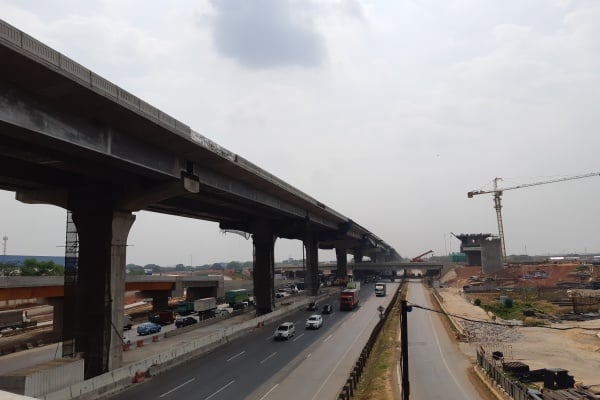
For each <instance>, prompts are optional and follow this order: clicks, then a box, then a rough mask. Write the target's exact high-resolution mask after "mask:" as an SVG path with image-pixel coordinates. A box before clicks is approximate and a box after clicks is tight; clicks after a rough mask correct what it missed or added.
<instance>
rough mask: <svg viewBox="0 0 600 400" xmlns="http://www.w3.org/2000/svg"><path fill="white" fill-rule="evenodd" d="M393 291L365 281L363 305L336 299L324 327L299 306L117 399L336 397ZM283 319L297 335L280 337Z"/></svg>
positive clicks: (217, 399) (266, 399)
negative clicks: (312, 324) (377, 290)
mask: <svg viewBox="0 0 600 400" xmlns="http://www.w3.org/2000/svg"><path fill="white" fill-rule="evenodd" d="M388 285H395V286H396V287H397V284H388ZM390 292H391V290H388V296H387V297H385V298H381V297H380V298H376V297H375V296H374V295H373V285H372V284H367V285H363V289H362V290H361V303H360V307H359V308H357V309H356V310H354V311H349V312H348V311H339V310H338V305H337V304H335V303H333V302H332V304H334V312H333V313H332V314H329V315H324V316H323V317H324V324H323V327H321V328H320V329H317V330H306V329H305V328H304V323H305V321H306V318H307V317H308V316H309V315H310V314H312V313H313V312H310V311H305V310H302V311H299V312H296V313H294V314H292V315H289V316H287V317H285V318H284V319H282V320H279V321H276V323H273V324H270V325H265V326H264V327H263V328H260V329H256V331H254V332H252V333H250V334H248V335H246V336H245V337H243V338H240V339H238V340H235V341H232V342H231V343H228V344H226V345H224V346H221V347H219V348H218V349H216V350H215V351H213V352H212V353H209V354H206V355H204V356H202V357H200V358H198V359H195V360H192V361H189V362H187V363H185V364H183V365H181V366H179V367H177V368H175V369H172V370H170V371H167V372H165V373H162V374H160V375H157V376H154V377H152V378H151V379H148V380H146V381H145V382H143V383H141V384H139V385H135V386H133V387H131V388H130V389H128V390H127V391H125V392H122V393H120V394H117V395H115V396H113V397H111V399H114V400H124V399H161V400H162V399H164V400H170V399H177V400H180V399H194V400H219V399H252V400H255V399H256V400H258V399H262V400H268V399H281V398H286V399H289V400H293V399H303V400H304V399H327V398H334V397H335V395H336V393H337V391H338V390H339V389H340V388H341V386H342V384H343V382H344V381H345V379H346V378H347V377H348V374H349V372H350V369H351V367H352V365H353V364H354V362H355V361H356V358H357V357H358V354H360V351H361V350H362V347H363V346H364V342H366V340H367V338H368V336H369V334H370V331H371V329H370V328H372V326H374V325H375V323H376V322H377V318H378V313H377V306H378V305H380V304H382V303H383V302H384V301H387V302H389V300H390V298H391V296H390V295H389V293H390ZM321 306H322V304H321ZM283 321H292V322H294V323H295V324H296V335H295V336H294V337H293V338H291V339H289V340H287V341H274V340H273V338H272V335H273V332H274V330H275V328H276V326H277V325H279V324H280V323H281V322H283Z"/></svg>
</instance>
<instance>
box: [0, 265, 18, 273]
mask: <svg viewBox="0 0 600 400" xmlns="http://www.w3.org/2000/svg"><path fill="white" fill-rule="evenodd" d="M15 275H19V265H18V264H16V263H13V262H7V263H0V276H15Z"/></svg>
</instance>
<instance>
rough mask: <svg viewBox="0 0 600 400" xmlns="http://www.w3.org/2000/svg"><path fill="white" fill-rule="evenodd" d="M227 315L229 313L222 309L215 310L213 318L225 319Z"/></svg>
mask: <svg viewBox="0 0 600 400" xmlns="http://www.w3.org/2000/svg"><path fill="white" fill-rule="evenodd" d="M228 315H229V311H228V310H226V309H224V308H217V309H216V310H215V317H226V316H228Z"/></svg>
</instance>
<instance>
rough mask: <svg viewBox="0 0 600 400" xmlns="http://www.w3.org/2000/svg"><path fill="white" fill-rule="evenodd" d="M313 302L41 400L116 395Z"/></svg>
mask: <svg viewBox="0 0 600 400" xmlns="http://www.w3.org/2000/svg"><path fill="white" fill-rule="evenodd" d="M336 294H337V293H336ZM336 294H333V295H336ZM331 296H332V294H322V295H319V296H317V299H318V300H319V301H321V300H322V299H324V298H328V297H331ZM312 300H313V299H312V298H304V299H294V301H293V302H292V303H291V304H289V305H286V306H281V307H280V308H278V309H277V310H275V311H273V312H272V313H269V314H265V315H260V316H257V317H255V318H252V319H251V320H248V321H244V322H242V323H240V324H235V325H232V326H229V327H226V328H225V329H223V330H222V331H218V332H213V333H211V334H209V335H206V336H202V337H198V338H196V339H194V340H191V341H189V342H187V343H185V344H183V345H181V344H179V345H174V347H173V348H171V349H169V350H167V351H164V352H162V353H159V354H156V355H153V356H152V357H149V358H146V359H144V360H140V361H136V362H133V363H131V364H128V365H126V366H124V367H122V368H118V369H115V370H113V371H110V372H107V373H105V374H102V375H99V376H96V377H94V378H91V379H88V380H85V381H83V382H81V383H78V384H74V385H71V386H68V387H65V388H63V389H60V390H57V391H54V392H52V393H47V394H46V395H44V396H43V397H40V398H42V399H44V400H75V399H77V400H87V399H102V398H106V397H109V396H112V395H114V394H115V393H116V392H118V391H121V390H123V389H125V388H126V387H128V386H130V385H133V384H134V383H133V382H134V379H135V377H136V373H137V374H139V373H140V372H143V373H144V374H148V375H149V376H155V375H158V374H160V373H161V372H163V371H166V370H168V369H170V368H173V367H175V366H177V365H179V364H182V363H184V362H186V361H188V360H191V359H193V358H196V357H198V356H200V355H202V354H204V353H206V352H208V351H211V350H213V349H215V348H217V347H219V346H221V345H222V344H224V343H227V342H229V341H232V340H235V339H237V338H239V337H242V336H244V335H245V334H247V333H248V332H249V331H251V330H253V329H255V328H256V326H257V324H258V323H261V324H263V325H265V324H269V323H271V322H273V321H275V320H277V319H279V318H281V316H282V315H287V314H290V313H292V312H295V311H297V310H298V309H300V308H304V307H306V305H307V304H308V303H310V302H311V301H312ZM180 329H182V328H180ZM171 332H173V331H171ZM170 336H171V335H167V334H165V335H164V337H165V338H167V337H170ZM173 336H175V335H173ZM138 376H139V375H138Z"/></svg>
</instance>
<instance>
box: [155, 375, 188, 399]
mask: <svg viewBox="0 0 600 400" xmlns="http://www.w3.org/2000/svg"><path fill="white" fill-rule="evenodd" d="M195 379H196V378H192V379H190V380H189V381H187V382H183V383H182V384H181V385H179V386H176V387H174V388H173V389H171V390H169V391H168V392H165V393H163V394H161V395H160V396H159V397H165V396H168V395H169V394H171V393H173V392H174V391H176V390H177V389H181V388H182V387H184V386H185V385H187V384H188V383H190V382H192V381H194V380H195Z"/></svg>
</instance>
